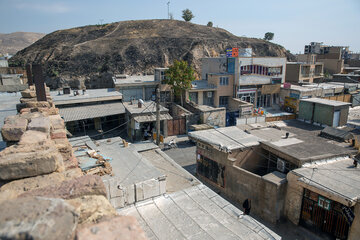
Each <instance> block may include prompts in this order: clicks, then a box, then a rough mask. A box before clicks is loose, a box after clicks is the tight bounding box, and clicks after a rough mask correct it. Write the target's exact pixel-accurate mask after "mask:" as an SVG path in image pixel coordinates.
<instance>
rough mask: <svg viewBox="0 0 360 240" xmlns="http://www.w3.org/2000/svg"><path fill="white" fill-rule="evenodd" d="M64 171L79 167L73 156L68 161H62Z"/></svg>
mask: <svg viewBox="0 0 360 240" xmlns="http://www.w3.org/2000/svg"><path fill="white" fill-rule="evenodd" d="M64 167H65V170H68V169H72V168H77V167H79V162H78V160H77V158H76V157H75V156H73V155H72V156H71V157H70V158H69V159H65V160H64Z"/></svg>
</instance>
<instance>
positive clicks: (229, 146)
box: [188, 127, 261, 151]
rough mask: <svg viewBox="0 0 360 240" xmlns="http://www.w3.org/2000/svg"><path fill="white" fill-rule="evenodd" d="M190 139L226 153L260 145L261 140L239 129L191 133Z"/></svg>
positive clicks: (229, 128) (219, 129)
mask: <svg viewBox="0 0 360 240" xmlns="http://www.w3.org/2000/svg"><path fill="white" fill-rule="evenodd" d="M188 135H189V137H190V138H193V139H195V140H198V141H202V142H205V143H207V144H210V145H214V146H218V147H219V148H225V149H224V150H225V151H228V150H235V149H244V148H247V147H252V146H256V145H259V141H261V139H260V138H258V137H256V136H254V135H251V134H248V133H246V132H244V131H242V130H240V129H239V128H237V127H224V128H217V129H209V130H202V131H195V132H190V133H189V134H188Z"/></svg>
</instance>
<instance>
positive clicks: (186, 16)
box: [182, 8, 195, 22]
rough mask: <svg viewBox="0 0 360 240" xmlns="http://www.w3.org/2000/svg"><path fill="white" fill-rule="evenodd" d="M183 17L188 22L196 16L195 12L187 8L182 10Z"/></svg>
mask: <svg viewBox="0 0 360 240" xmlns="http://www.w3.org/2000/svg"><path fill="white" fill-rule="evenodd" d="M182 13H183V14H182V18H183V19H184V20H185V21H186V22H190V21H191V19H193V18H194V17H195V16H194V14H193V13H192V12H191V11H190V10H189V9H188V8H187V9H185V10H183V11H182Z"/></svg>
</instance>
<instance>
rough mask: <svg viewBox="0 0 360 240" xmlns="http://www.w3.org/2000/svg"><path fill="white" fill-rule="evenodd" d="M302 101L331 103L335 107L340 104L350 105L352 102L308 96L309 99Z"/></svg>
mask: <svg viewBox="0 0 360 240" xmlns="http://www.w3.org/2000/svg"><path fill="white" fill-rule="evenodd" d="M300 102H312V103H319V104H323V105H329V106H334V107H339V106H350V105H351V103H346V102H340V101H334V100H328V99H323V98H308V99H301V100H300Z"/></svg>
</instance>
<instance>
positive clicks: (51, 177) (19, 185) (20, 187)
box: [0, 172, 66, 195]
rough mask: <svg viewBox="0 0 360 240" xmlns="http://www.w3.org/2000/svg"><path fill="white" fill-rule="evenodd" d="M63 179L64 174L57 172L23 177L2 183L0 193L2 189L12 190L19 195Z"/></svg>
mask: <svg viewBox="0 0 360 240" xmlns="http://www.w3.org/2000/svg"><path fill="white" fill-rule="evenodd" d="M65 180H66V178H65V174H63V173H57V172H55V173H50V174H45V175H40V176H36V177H29V178H23V179H19V180H15V181H11V182H8V183H6V184H4V185H3V186H1V188H0V193H1V192H3V191H14V192H16V193H17V195H20V194H22V193H24V192H27V191H31V190H34V189H37V188H42V187H46V186H49V185H52V184H57V183H60V182H62V181H65Z"/></svg>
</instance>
